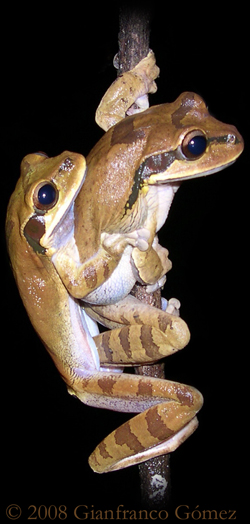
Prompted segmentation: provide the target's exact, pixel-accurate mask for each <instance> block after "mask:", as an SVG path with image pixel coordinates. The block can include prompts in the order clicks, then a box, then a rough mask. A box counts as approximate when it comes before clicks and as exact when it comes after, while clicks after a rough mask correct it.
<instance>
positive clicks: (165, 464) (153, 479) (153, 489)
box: [118, 4, 170, 509]
mask: <svg viewBox="0 0 250 524" xmlns="http://www.w3.org/2000/svg"><path fill="white" fill-rule="evenodd" d="M149 20H150V10H149V8H147V6H145V4H144V6H143V7H142V8H138V7H133V6H132V7H130V6H128V5H124V6H123V7H122V8H121V10H120V20H119V22H120V31H119V35H118V42H119V53H118V68H119V69H118V74H119V75H120V74H122V73H124V72H126V71H129V70H130V69H132V68H133V67H135V66H136V64H137V63H138V62H139V61H140V60H142V59H143V58H144V57H145V56H147V54H148V51H149V34H150V26H149ZM132 294H133V295H134V296H136V298H138V299H139V300H141V301H142V302H144V303H146V304H150V305H153V306H155V307H158V308H160V309H161V293H160V290H158V291H157V292H155V293H151V294H148V293H146V291H145V289H144V287H143V286H141V285H140V284H136V286H135V287H134V289H133V290H132ZM135 372H136V373H137V374H139V375H146V376H151V377H157V378H165V373H164V364H153V365H150V366H139V367H137V368H135ZM169 457H170V456H169V455H164V456H161V457H156V458H154V459H151V460H148V461H147V462H144V463H142V464H140V465H139V475H140V484H141V497H142V502H143V504H144V505H145V506H147V507H150V508H158V509H160V508H162V507H164V506H165V505H166V503H167V501H168V499H169V494H170V465H169Z"/></svg>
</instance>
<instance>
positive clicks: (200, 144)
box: [181, 131, 207, 160]
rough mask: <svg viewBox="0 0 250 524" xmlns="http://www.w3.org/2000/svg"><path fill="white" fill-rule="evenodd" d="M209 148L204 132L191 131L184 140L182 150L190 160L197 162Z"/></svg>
mask: <svg viewBox="0 0 250 524" xmlns="http://www.w3.org/2000/svg"><path fill="white" fill-rule="evenodd" d="M206 147H207V139H206V137H205V135H204V133H203V132H202V131H190V132H189V133H187V135H186V136H185V138H184V139H183V142H182V145H181V150H182V153H183V155H184V156H185V157H186V158H187V159H189V160H195V159H196V158H198V157H200V156H201V155H203V153H204V152H205V150H206Z"/></svg>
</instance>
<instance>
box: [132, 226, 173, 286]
mask: <svg viewBox="0 0 250 524" xmlns="http://www.w3.org/2000/svg"><path fill="white" fill-rule="evenodd" d="M168 254H169V253H168V250H167V249H166V248H164V247H162V246H161V245H160V244H159V241H158V238H157V236H155V238H154V241H153V244H152V246H151V247H149V249H147V251H141V250H140V249H138V248H134V249H133V251H132V260H133V263H134V265H135V267H136V269H137V271H138V281H139V282H141V283H143V284H149V285H148V286H147V292H148V293H151V292H153V291H155V289H158V288H159V287H162V286H163V284H164V283H165V280H166V279H165V278H164V277H165V275H166V273H167V272H168V271H170V269H171V268H172V263H171V260H169V258H168ZM163 278H164V280H163Z"/></svg>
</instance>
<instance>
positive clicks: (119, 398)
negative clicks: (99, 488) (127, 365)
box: [69, 370, 203, 473]
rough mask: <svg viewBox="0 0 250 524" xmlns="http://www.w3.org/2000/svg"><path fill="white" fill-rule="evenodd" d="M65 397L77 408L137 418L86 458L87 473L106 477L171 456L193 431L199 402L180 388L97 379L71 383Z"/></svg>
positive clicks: (143, 380)
mask: <svg viewBox="0 0 250 524" xmlns="http://www.w3.org/2000/svg"><path fill="white" fill-rule="evenodd" d="M69 392H70V393H71V394H73V395H75V396H76V397H78V398H79V399H80V400H82V401H83V402H85V403H87V404H89V405H94V406H99V407H105V408H108V409H111V410H115V411H124V412H133V413H139V415H137V416H135V417H134V418H132V419H130V420H129V421H128V422H125V424H123V425H122V426H120V427H119V428H118V429H116V430H115V431H113V433H111V434H110V435H108V436H107V437H106V438H105V439H104V440H103V441H102V442H101V443H100V444H99V445H98V446H97V447H96V449H95V450H94V452H93V453H92V454H91V456H90V457H89V464H90V466H91V468H92V469H93V470H94V471H95V472H97V473H106V472H109V471H115V470H117V469H121V468H125V467H128V466H131V465H134V464H138V463H140V462H144V461H145V460H148V459H149V458H152V457H154V456H159V455H164V454H166V453H169V452H171V451H174V450H175V449H176V448H177V447H178V446H179V445H180V444H181V443H182V442H184V440H186V438H187V437H189V436H190V435H191V434H192V433H193V431H194V430H195V429H196V427H197V425H198V422H197V418H196V413H197V412H198V411H199V410H200V408H201V406H202V403H203V398H202V395H201V393H200V392H199V391H197V390H196V389H195V388H192V387H190V386H186V385H184V384H180V383H176V382H171V381H168V380H163V379H156V378H152V377H142V376H136V375H128V374H117V373H113V374H112V373H111V374H109V373H103V374H102V373H97V374H95V375H93V376H92V377H91V378H89V379H87V380H86V379H85V380H82V379H81V372H80V370H79V378H78V379H76V380H75V383H74V386H73V389H72V388H71V389H70V390H69Z"/></svg>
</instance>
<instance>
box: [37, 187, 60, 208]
mask: <svg viewBox="0 0 250 524" xmlns="http://www.w3.org/2000/svg"><path fill="white" fill-rule="evenodd" d="M57 200H58V191H57V188H56V187H55V185H54V184H52V183H51V182H46V183H45V182H42V183H41V184H39V185H38V186H37V188H36V190H35V192H34V196H33V201H34V205H35V207H36V208H37V209H39V210H40V211H48V210H49V209H52V207H54V206H55V204H56V203H57Z"/></svg>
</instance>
